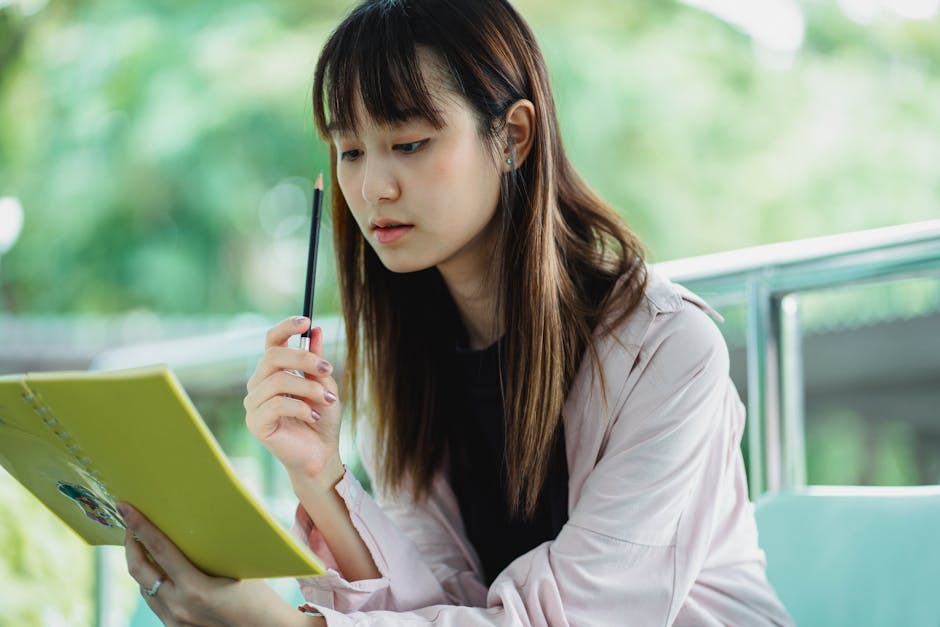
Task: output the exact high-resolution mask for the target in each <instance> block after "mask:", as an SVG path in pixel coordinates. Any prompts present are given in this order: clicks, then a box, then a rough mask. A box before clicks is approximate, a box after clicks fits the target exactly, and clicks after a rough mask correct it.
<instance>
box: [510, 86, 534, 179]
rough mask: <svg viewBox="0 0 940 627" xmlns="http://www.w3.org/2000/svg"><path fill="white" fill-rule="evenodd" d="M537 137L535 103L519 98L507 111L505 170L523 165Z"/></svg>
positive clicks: (511, 169)
mask: <svg viewBox="0 0 940 627" xmlns="http://www.w3.org/2000/svg"><path fill="white" fill-rule="evenodd" d="M534 137H535V105H534V104H532V102H531V101H529V100H525V99H523V100H517V101H516V102H514V103H512V105H511V106H510V107H509V109H507V111H506V145H505V146H503V151H502V152H503V171H504V172H511V171H513V170H515V169H516V168H518V167H519V166H520V165H522V162H523V161H525V159H526V157H528V156H529V151H530V150H531V149H532V142H533V139H534Z"/></svg>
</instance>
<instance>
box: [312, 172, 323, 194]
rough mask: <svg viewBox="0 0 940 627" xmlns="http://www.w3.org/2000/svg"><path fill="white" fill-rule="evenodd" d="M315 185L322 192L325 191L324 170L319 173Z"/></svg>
mask: <svg viewBox="0 0 940 627" xmlns="http://www.w3.org/2000/svg"><path fill="white" fill-rule="evenodd" d="M313 186H314V187H315V188H317V189H318V190H320V191H321V192H322V191H323V172H318V173H317V182H316V183H314V184H313Z"/></svg>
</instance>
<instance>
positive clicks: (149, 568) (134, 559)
mask: <svg viewBox="0 0 940 627" xmlns="http://www.w3.org/2000/svg"><path fill="white" fill-rule="evenodd" d="M124 550H125V552H126V555H127V572H128V573H130V576H131V577H133V578H134V581H136V582H137V583H138V584H140V589H141V591H145V590H150V589H152V588H153V586H154V585H155V584H156V583H157V581H158V580H159V581H161V582H162V583H161V584H160V587H163V584H164V583H166V573H164V572H163V571H162V570H161V569H160V568H158V567H157V566H156V565H155V564H154V563H153V562H151V561H150V556H149V555H148V554H147V551H146V549H144V545H143V544H141V543H140V542H139V541H138V540H137V539H136V537H135V536H134V532H133V531H130V529H128V531H127V535H126V536H125V537H124Z"/></svg>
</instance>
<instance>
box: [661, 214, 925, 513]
mask: <svg viewBox="0 0 940 627" xmlns="http://www.w3.org/2000/svg"><path fill="white" fill-rule="evenodd" d="M656 267H657V268H658V269H659V271H661V272H662V273H663V274H665V275H666V276H668V277H669V278H670V279H672V280H673V281H675V282H678V283H682V284H683V285H685V286H686V287H688V288H689V289H690V290H692V291H694V292H696V293H698V294H699V295H700V296H702V297H703V298H705V299H706V300H708V301H709V303H711V304H712V305H713V306H716V307H725V306H729V305H742V304H743V305H745V306H746V307H747V343H746V354H747V410H748V431H747V434H748V435H747V437H748V453H749V454H748V483H749V488H750V493H751V496H752V497H754V498H756V497H757V496H759V495H760V494H762V493H764V492H766V491H776V490H780V489H787V488H793V487H798V486H802V485H805V483H806V454H805V453H806V446H805V440H806V438H805V424H804V423H805V416H804V381H803V360H802V341H801V328H800V293H803V292H808V291H812V290H820V289H825V288H831V287H836V286H838V287H845V286H849V285H854V284H860V283H866V282H872V281H886V280H897V279H902V278H908V277H915V276H925V275H933V274H937V273H940V220H930V221H926V222H918V223H914V224H906V225H902V226H896V227H888V228H882V229H873V230H868V231H859V232H856V233H845V234H841V235H835V236H830V237H818V238H813V239H806V240H800V241H794V242H787V243H783V244H772V245H768V246H758V247H754V248H747V249H741V250H736V251H733V252H728V253H718V254H714V255H705V256H702V257H692V258H688V259H681V260H677V261H670V262H664V263H661V264H657V266H656ZM938 335H940V329H938Z"/></svg>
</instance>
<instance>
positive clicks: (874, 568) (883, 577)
mask: <svg viewBox="0 0 940 627" xmlns="http://www.w3.org/2000/svg"><path fill="white" fill-rule="evenodd" d="M756 517H757V527H758V532H759V534H760V536H759V537H760V545H761V547H762V548H763V549H764V551H765V552H766V554H767V576H768V578H769V579H770V582H771V583H772V584H773V586H774V588H775V589H776V590H777V593H778V594H779V595H780V599H781V600H782V601H783V604H784V605H785V606H786V607H787V609H788V610H789V611H790V613H791V615H792V616H793V618H794V620H795V621H796V624H797V625H799V626H801V627H814V626H820V627H822V626H825V627H839V626H841V625H851V626H852V627H864V626H866V625H873V626H874V625H878V626H882V625H905V626H906V627H919V626H924V627H940V486H923V487H903V488H883V487H810V488H802V489H800V490H798V491H793V492H781V493H777V494H768V495H765V496H764V497H762V498H761V499H759V500H758V502H757V504H756Z"/></svg>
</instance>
